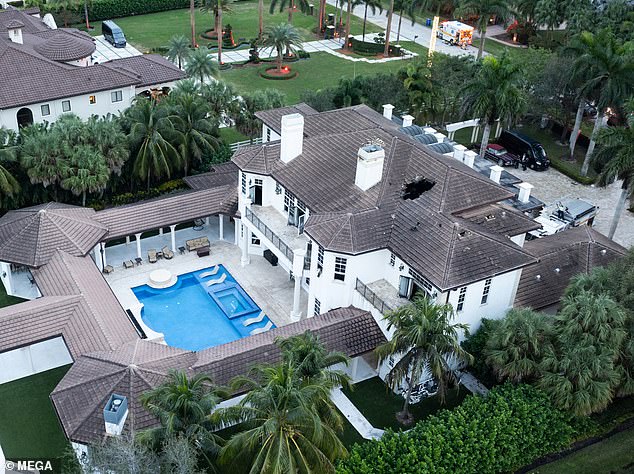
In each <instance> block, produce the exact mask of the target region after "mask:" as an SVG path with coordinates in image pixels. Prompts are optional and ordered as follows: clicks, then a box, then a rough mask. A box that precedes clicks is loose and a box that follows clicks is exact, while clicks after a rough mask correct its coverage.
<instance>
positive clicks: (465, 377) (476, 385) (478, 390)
mask: <svg viewBox="0 0 634 474" xmlns="http://www.w3.org/2000/svg"><path fill="white" fill-rule="evenodd" d="M458 376H459V377H460V383H461V384H462V385H464V386H465V388H466V389H467V390H469V391H470V392H471V393H475V394H478V395H486V394H487V393H489V389H488V388H486V387H485V386H484V385H482V383H481V382H480V381H479V380H478V379H476V378H475V377H474V376H473V375H472V374H470V373H469V372H458Z"/></svg>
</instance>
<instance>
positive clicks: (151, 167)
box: [125, 99, 183, 189]
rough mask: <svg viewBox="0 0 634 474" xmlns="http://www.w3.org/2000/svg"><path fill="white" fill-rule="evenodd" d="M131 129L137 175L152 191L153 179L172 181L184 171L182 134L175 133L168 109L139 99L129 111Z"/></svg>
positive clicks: (130, 134) (130, 141)
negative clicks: (170, 179)
mask: <svg viewBox="0 0 634 474" xmlns="http://www.w3.org/2000/svg"><path fill="white" fill-rule="evenodd" d="M125 118H126V120H127V121H128V123H129V126H130V133H129V134H128V142H129V144H130V148H131V150H133V155H134V165H133V172H134V174H136V175H137V176H138V177H139V178H141V179H144V180H145V181H146V183H147V188H148V189H150V182H151V180H152V178H153V177H154V178H160V177H162V176H167V177H170V176H171V174H172V172H173V171H175V170H177V169H179V168H181V164H182V162H183V159H182V156H181V155H180V153H179V152H178V150H177V148H176V147H177V146H178V143H179V141H180V140H179V139H178V133H177V132H176V131H175V130H174V125H173V124H172V122H171V120H170V117H169V111H168V110H167V107H164V106H159V105H158V104H157V103H156V102H154V101H151V100H148V99H139V100H138V101H137V102H136V103H135V104H134V105H133V106H132V107H130V108H129V109H128V110H127V111H126V116H125Z"/></svg>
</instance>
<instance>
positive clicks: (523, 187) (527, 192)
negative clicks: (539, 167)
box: [517, 183, 535, 203]
mask: <svg viewBox="0 0 634 474" xmlns="http://www.w3.org/2000/svg"><path fill="white" fill-rule="evenodd" d="M517 187H518V188H520V192H519V194H518V196H517V198H518V199H519V201H520V202H524V203H526V202H528V201H529V200H530V198H531V189H533V188H534V187H535V186H533V185H532V184H530V183H520V184H518V185H517Z"/></svg>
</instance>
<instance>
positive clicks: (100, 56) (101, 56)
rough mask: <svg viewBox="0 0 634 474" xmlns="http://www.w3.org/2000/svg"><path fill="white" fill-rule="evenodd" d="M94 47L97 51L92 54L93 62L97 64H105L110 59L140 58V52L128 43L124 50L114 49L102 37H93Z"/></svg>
mask: <svg viewBox="0 0 634 474" xmlns="http://www.w3.org/2000/svg"><path fill="white" fill-rule="evenodd" d="M93 39H94V40H95V46H96V47H97V49H96V50H95V52H94V53H93V54H92V57H93V60H94V61H95V62H97V63H105V62H106V61H110V60H111V59H121V58H131V57H132V56H141V52H140V51H139V50H138V49H136V48H135V47H134V46H132V45H131V44H130V43H128V44H127V45H126V47H125V48H115V47H114V46H112V45H111V44H110V43H108V42H107V41H106V40H105V38H104V37H103V36H95V37H94V38H93Z"/></svg>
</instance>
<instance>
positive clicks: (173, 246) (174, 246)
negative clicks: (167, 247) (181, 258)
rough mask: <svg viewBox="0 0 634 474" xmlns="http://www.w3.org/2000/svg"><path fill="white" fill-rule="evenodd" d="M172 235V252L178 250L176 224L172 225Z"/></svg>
mask: <svg viewBox="0 0 634 474" xmlns="http://www.w3.org/2000/svg"><path fill="white" fill-rule="evenodd" d="M170 236H171V237H172V252H176V224H174V225H171V226H170Z"/></svg>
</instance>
